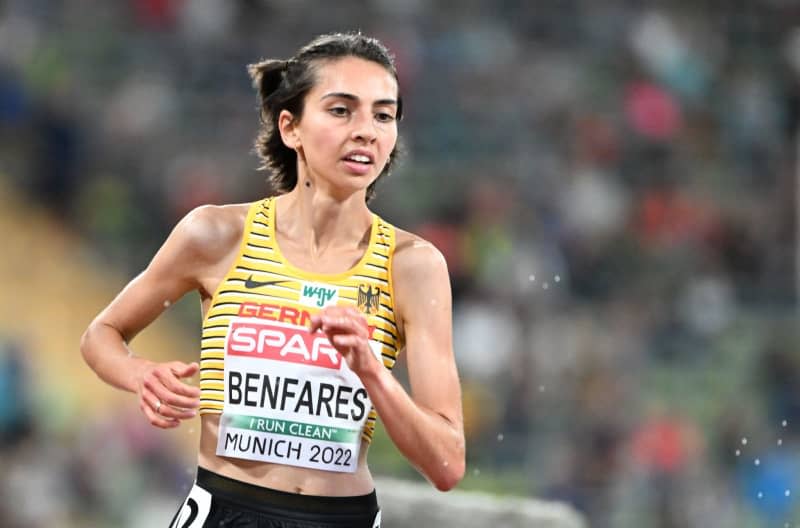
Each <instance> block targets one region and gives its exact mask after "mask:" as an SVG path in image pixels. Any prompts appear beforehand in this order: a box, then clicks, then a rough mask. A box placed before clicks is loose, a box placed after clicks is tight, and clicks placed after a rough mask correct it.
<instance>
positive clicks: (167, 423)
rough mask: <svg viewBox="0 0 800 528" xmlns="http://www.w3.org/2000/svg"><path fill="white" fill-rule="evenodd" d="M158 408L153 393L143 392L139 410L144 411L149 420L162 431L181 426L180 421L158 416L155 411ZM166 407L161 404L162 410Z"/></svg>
mask: <svg viewBox="0 0 800 528" xmlns="http://www.w3.org/2000/svg"><path fill="white" fill-rule="evenodd" d="M156 406H157V399H156V398H155V396H153V394H152V393H150V392H147V391H142V397H141V398H140V400H139V408H140V409H141V410H142V412H143V413H144V415H145V416H146V417H147V420H148V421H149V422H150V423H151V424H152V425H155V426H156V427H160V428H162V429H172V428H173V427H177V426H178V425H180V421H179V420H175V419H171V418H167V417H164V416H162V415H160V414H158V413H157V412H156V411H155V408H156ZM163 407H164V404H163V403H162V404H161V408H163Z"/></svg>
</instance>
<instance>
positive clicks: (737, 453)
mask: <svg viewBox="0 0 800 528" xmlns="http://www.w3.org/2000/svg"><path fill="white" fill-rule="evenodd" d="M741 454H742V452H741V451H739V450H738V449H737V450H736V456H737V457H738V456H739V455H741Z"/></svg>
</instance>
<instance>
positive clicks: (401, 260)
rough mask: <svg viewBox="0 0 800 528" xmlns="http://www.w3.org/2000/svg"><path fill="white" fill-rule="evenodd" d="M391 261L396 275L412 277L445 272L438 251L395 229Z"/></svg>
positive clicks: (442, 257)
mask: <svg viewBox="0 0 800 528" xmlns="http://www.w3.org/2000/svg"><path fill="white" fill-rule="evenodd" d="M396 233H397V234H396V237H397V238H396V240H397V242H396V246H395V250H394V258H393V260H392V262H393V264H392V265H393V267H394V270H395V272H396V273H398V272H399V273H402V274H408V275H409V276H414V275H416V274H418V273H430V272H431V271H437V270H444V271H445V272H446V271H447V263H446V262H445V259H444V256H443V255H442V252H441V251H439V249H438V248H437V247H436V246H434V245H433V244H432V243H431V242H429V241H427V240H425V239H424V238H422V237H421V236H419V235H416V234H414V233H411V232H408V231H405V230H403V229H399V228H397V230H396Z"/></svg>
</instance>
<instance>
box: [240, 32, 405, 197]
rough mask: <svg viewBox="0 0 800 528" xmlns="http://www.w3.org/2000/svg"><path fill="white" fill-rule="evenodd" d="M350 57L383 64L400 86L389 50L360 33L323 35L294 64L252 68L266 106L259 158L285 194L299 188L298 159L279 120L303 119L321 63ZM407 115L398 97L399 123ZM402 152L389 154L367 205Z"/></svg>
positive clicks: (272, 63) (262, 108)
mask: <svg viewBox="0 0 800 528" xmlns="http://www.w3.org/2000/svg"><path fill="white" fill-rule="evenodd" d="M344 57H358V58H361V59H365V60H368V61H372V62H375V63H377V64H380V65H381V66H383V67H384V68H386V70H387V71H389V72H390V73H391V74H392V75H393V76H394V78H395V80H397V70H396V69H395V66H394V57H393V56H392V54H391V53H390V52H389V50H388V49H387V48H386V46H384V45H383V44H382V43H381V42H380V41H379V40H377V39H375V38H371V37H366V36H364V35H362V34H360V33H331V34H327V35H321V36H319V37H317V38H315V39H314V40H312V41H311V42H309V43H308V44H306V45H305V46H303V47H302V48H300V50H299V51H298V52H297V54H295V56H294V57H292V58H291V59H289V60H276V59H269V60H264V61H261V62H259V63H257V64H250V65H249V66H248V67H247V70H248V72H249V73H250V77H251V78H252V79H253V85H254V87H255V88H256V90H257V92H258V98H259V103H260V113H261V130H260V131H259V133H258V137H257V138H256V143H255V147H256V153H257V154H258V156H259V158H261V161H262V163H261V166H260V167H259V169H262V170H264V169H268V170H270V171H271V174H270V177H269V180H270V182H271V183H272V185H273V187H274V188H275V190H276V191H278V192H279V193H285V192H289V191H291V190H292V189H294V187H295V185H297V153H296V152H295V151H294V150H293V149H291V148H289V147H287V146H286V145H284V143H283V140H282V139H281V135H280V131H279V130H278V116H279V115H280V113H281V111H282V110H287V111H289V112H290V113H291V114H292V115H293V116H294V117H295V118H296V119H300V118H301V116H302V115H303V103H304V100H305V96H306V94H307V93H308V92H309V91H311V89H312V88H313V87H314V84H315V83H316V81H317V77H316V73H317V66H318V63H319V62H320V61H328V60H335V59H339V58H344ZM402 112H403V103H402V99H401V98H400V96H399V95H398V97H397V119H398V120H399V119H400V118H401V117H402ZM398 151H399V142H398V145H395V148H394V149H393V150H392V152H391V154H389V160H388V161H387V162H386V166H385V167H384V169H383V171H382V172H381V173H380V175H378V178H377V179H376V180H375V181H374V182H372V183H371V184H370V186H369V187H368V188H367V201H369V200H371V199H372V198H373V197H374V196H375V184H376V183H377V182H378V180H380V179H381V178H382V177H383V176H384V175H385V174H388V173H389V171H390V169H391V167H392V163H393V162H394V161H395V158H396V157H397V155H398Z"/></svg>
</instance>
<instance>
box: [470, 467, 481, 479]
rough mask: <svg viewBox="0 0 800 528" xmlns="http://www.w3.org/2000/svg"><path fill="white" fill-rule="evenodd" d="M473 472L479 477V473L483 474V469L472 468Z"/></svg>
mask: <svg viewBox="0 0 800 528" xmlns="http://www.w3.org/2000/svg"><path fill="white" fill-rule="evenodd" d="M472 474H473V475H475V476H476V477H477V476H478V475H480V474H481V470H480V469H473V470H472Z"/></svg>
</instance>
